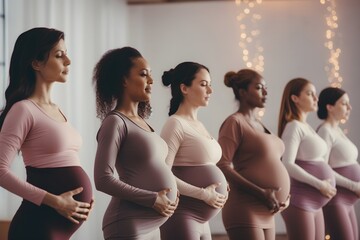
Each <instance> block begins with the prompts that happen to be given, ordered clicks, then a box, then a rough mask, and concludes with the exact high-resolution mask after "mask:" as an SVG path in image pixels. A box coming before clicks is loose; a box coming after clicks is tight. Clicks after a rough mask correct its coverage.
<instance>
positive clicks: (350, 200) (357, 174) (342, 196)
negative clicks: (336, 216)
mask: <svg viewBox="0 0 360 240" xmlns="http://www.w3.org/2000/svg"><path fill="white" fill-rule="evenodd" d="M333 170H334V171H336V172H337V173H339V174H340V175H342V176H344V177H346V178H348V179H350V180H352V181H355V182H360V165H359V164H352V165H349V166H345V167H339V168H334V169H333ZM336 188H337V192H336V195H335V197H334V198H332V199H331V201H330V202H329V204H348V205H353V204H355V202H356V201H357V200H358V199H359V197H358V196H357V195H356V194H355V193H354V192H352V191H350V190H348V189H347V188H343V187H340V186H336Z"/></svg>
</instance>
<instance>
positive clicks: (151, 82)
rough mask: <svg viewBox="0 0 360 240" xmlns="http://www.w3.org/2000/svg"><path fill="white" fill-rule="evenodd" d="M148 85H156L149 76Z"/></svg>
mask: <svg viewBox="0 0 360 240" xmlns="http://www.w3.org/2000/svg"><path fill="white" fill-rule="evenodd" d="M147 83H148V84H153V83H154V80H153V79H152V77H151V76H148V81H147Z"/></svg>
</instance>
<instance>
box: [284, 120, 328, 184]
mask: <svg viewBox="0 0 360 240" xmlns="http://www.w3.org/2000/svg"><path fill="white" fill-rule="evenodd" d="M303 136H304V132H303V131H302V129H301V126H299V123H297V122H296V121H291V122H289V123H287V124H286V126H285V129H284V132H283V134H282V136H281V138H282V140H283V141H284V144H285V152H284V155H283V157H282V161H283V163H284V166H285V167H286V169H287V171H288V173H289V175H290V176H291V177H292V178H294V179H296V180H298V181H300V182H304V183H307V184H309V185H311V186H313V187H315V188H316V189H320V188H321V186H322V181H321V180H320V179H318V178H316V177H315V176H313V175H311V174H310V173H308V172H306V171H305V170H304V169H303V168H301V167H300V166H299V165H297V164H296V163H295V160H296V156H297V152H298V150H299V147H300V143H301V139H302V137H303Z"/></svg>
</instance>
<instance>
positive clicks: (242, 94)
mask: <svg viewBox="0 0 360 240" xmlns="http://www.w3.org/2000/svg"><path fill="white" fill-rule="evenodd" d="M245 94H246V90H245V89H243V88H240V89H239V97H240V98H242V97H244V95H245Z"/></svg>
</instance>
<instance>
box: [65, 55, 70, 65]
mask: <svg viewBox="0 0 360 240" xmlns="http://www.w3.org/2000/svg"><path fill="white" fill-rule="evenodd" d="M70 64H71V60H70V58H69V57H68V55H65V65H66V66H68V65H70Z"/></svg>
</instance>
